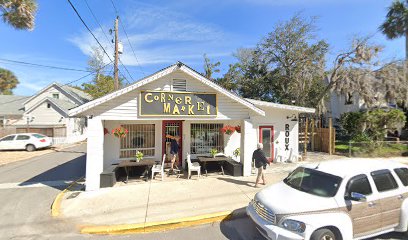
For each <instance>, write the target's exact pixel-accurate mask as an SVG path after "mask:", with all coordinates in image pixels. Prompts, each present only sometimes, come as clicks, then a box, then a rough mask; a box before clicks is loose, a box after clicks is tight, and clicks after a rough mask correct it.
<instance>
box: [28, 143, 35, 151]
mask: <svg viewBox="0 0 408 240" xmlns="http://www.w3.org/2000/svg"><path fill="white" fill-rule="evenodd" d="M26 150H27V152H32V151H35V146H34V145H32V144H28V145H27V146H26Z"/></svg>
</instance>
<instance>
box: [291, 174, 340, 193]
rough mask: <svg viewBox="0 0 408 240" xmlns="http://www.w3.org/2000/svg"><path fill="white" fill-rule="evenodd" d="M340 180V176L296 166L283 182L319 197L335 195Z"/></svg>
mask: <svg viewBox="0 0 408 240" xmlns="http://www.w3.org/2000/svg"><path fill="white" fill-rule="evenodd" d="M342 180H343V179H342V178H341V177H338V176H335V175H332V174H328V173H325V172H321V171H317V170H315V169H311V168H304V167H298V168H296V169H295V170H294V171H293V172H292V173H290V174H289V176H288V177H287V178H285V179H284V180H283V182H284V183H286V185H288V186H289V187H292V188H294V189H296V190H299V191H302V192H305V193H309V194H313V195H316V196H320V197H333V196H335V195H336V193H337V190H338V189H339V187H340V183H341V181H342Z"/></svg>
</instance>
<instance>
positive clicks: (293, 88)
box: [259, 15, 329, 106]
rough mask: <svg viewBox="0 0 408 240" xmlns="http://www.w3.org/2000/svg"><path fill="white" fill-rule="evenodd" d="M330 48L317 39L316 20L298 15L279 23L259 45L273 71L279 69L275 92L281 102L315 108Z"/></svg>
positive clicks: (275, 76)
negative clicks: (314, 100) (314, 104)
mask: <svg viewBox="0 0 408 240" xmlns="http://www.w3.org/2000/svg"><path fill="white" fill-rule="evenodd" d="M328 48H329V45H328V44H327V43H326V42H325V41H324V40H319V39H317V38H316V36H315V18H310V19H305V18H302V17H301V16H300V15H295V16H294V17H292V18H291V19H290V20H289V21H287V22H283V23H279V24H278V25H276V26H275V28H274V29H273V31H272V32H270V33H269V34H268V36H267V37H266V38H265V40H263V41H262V42H261V43H260V44H259V50H260V51H261V52H262V55H263V57H264V58H265V59H266V61H267V63H268V68H269V69H274V70H276V73H275V74H274V77H273V81H272V84H273V87H274V88H273V91H274V95H275V97H276V98H277V99H279V102H281V103H285V104H291V103H292V102H293V101H295V102H296V104H297V105H300V106H312V103H313V100H312V99H313V98H315V96H316V92H317V93H318V92H319V91H320V90H321V89H322V87H323V79H324V74H325V56H326V54H327V51H328Z"/></svg>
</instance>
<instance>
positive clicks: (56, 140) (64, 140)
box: [51, 134, 87, 146]
mask: <svg viewBox="0 0 408 240" xmlns="http://www.w3.org/2000/svg"><path fill="white" fill-rule="evenodd" d="M86 138H87V136H86V134H83V135H76V136H69V137H53V138H51V142H52V145H53V146H54V145H62V144H70V143H76V142H81V141H84V140H85V139H86Z"/></svg>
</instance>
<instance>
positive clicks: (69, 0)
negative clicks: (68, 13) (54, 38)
mask: <svg viewBox="0 0 408 240" xmlns="http://www.w3.org/2000/svg"><path fill="white" fill-rule="evenodd" d="M68 2H69V4H70V5H71V7H72V9H73V10H74V11H75V13H76V15H77V16H78V18H79V19H80V20H81V22H82V24H83V25H84V26H85V27H86V29H87V30H88V32H89V33H90V34H91V35H92V37H93V38H94V39H95V41H96V42H97V43H98V44H99V46H100V47H101V48H102V50H103V52H104V53H105V54H106V56H107V57H108V58H109V60H110V61H111V62H113V60H112V59H111V57H110V56H109V54H108V53H107V52H106V50H105V48H104V47H103V46H102V44H101V43H100V42H99V40H98V38H96V37H95V35H94V34H93V32H92V30H91V29H90V28H89V27H88V25H87V24H86V23H85V21H84V20H83V19H82V17H81V15H80V14H79V13H78V11H77V9H76V8H75V6H74V5H73V4H72V2H71V0H68Z"/></svg>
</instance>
